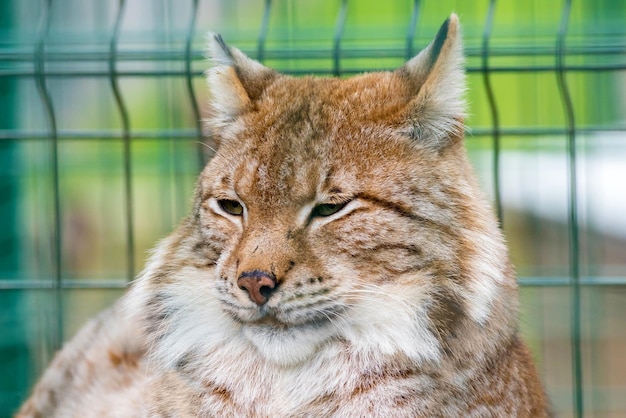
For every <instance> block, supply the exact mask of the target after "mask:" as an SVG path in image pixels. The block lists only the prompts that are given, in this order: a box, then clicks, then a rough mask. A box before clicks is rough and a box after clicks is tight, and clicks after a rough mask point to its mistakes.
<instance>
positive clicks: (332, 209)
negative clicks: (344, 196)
mask: <svg viewBox="0 0 626 418" xmlns="http://www.w3.org/2000/svg"><path fill="white" fill-rule="evenodd" d="M347 204H348V202H346V203H324V204H321V205H317V206H316V207H315V209H313V216H322V217H324V216H330V215H334V214H335V213H337V212H339V211H340V210H341V209H343V208H344V207H345V206H346V205H347Z"/></svg>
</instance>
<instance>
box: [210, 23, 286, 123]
mask: <svg viewBox="0 0 626 418" xmlns="http://www.w3.org/2000/svg"><path fill="white" fill-rule="evenodd" d="M209 57H210V59H211V61H212V63H213V66H212V67H211V68H210V69H209V70H208V71H207V73H206V76H207V82H208V84H209V91H210V93H211V101H210V106H211V115H210V117H209V119H208V121H207V122H208V123H209V125H210V126H211V127H213V128H219V127H223V126H226V125H228V124H229V123H231V122H232V121H233V120H235V119H236V118H237V116H239V115H241V114H242V113H244V112H245V111H246V109H248V108H249V107H250V105H251V104H252V103H253V102H254V101H255V100H257V99H258V98H259V97H261V95H262V94H263V91H264V90H265V88H266V87H267V85H268V84H269V83H270V82H271V81H272V80H273V79H274V78H275V77H276V76H277V73H276V72H274V71H273V70H271V69H269V68H267V67H265V66H263V65H262V64H260V63H259V62H257V61H254V60H252V59H250V58H248V57H247V56H246V55H245V54H243V53H242V52H241V51H240V50H238V49H237V48H232V47H228V46H227V45H226V44H225V43H224V40H223V39H222V37H221V36H220V35H219V34H211V35H210V36H209Z"/></svg>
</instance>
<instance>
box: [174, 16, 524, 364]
mask: <svg viewBox="0 0 626 418" xmlns="http://www.w3.org/2000/svg"><path fill="white" fill-rule="evenodd" d="M459 32H460V28H459V23H458V19H457V17H456V15H452V16H451V17H450V18H449V19H448V20H447V21H446V22H445V23H444V24H443V26H442V27H441V29H440V30H439V32H438V33H437V35H436V37H435V39H434V40H433V42H432V43H431V44H430V45H428V46H427V47H426V48H425V49H423V50H422V51H421V52H420V53H419V54H418V55H417V56H416V57H414V58H413V59H411V60H410V61H409V62H407V63H406V64H405V65H404V66H402V67H401V68H399V69H397V70H396V71H393V72H380V73H370V74H363V75H359V76H355V77H352V78H347V79H337V78H315V77H304V78H295V77H290V76H286V75H282V74H280V73H278V72H275V71H273V70H271V69H269V68H266V67H265V66H263V65H261V64H260V63H258V62H256V61H253V60H251V59H250V58H248V57H246V56H245V55H244V54H243V53H241V52H240V51H239V50H237V49H235V48H232V47H228V46H226V45H225V44H224V42H223V41H222V39H221V37H219V36H213V37H212V38H211V41H210V51H211V55H212V58H213V61H214V66H213V67H212V68H211V69H210V70H209V71H208V83H209V88H210V91H211V95H212V100H211V116H210V117H209V119H208V120H207V124H208V126H209V128H210V130H211V133H212V135H213V137H214V138H215V140H216V141H217V143H218V146H219V148H218V150H217V153H216V155H215V156H214V157H213V159H212V160H211V161H210V162H209V164H208V165H207V167H206V168H205V170H204V171H203V173H202V175H201V177H200V180H199V183H198V190H197V198H196V205H195V212H194V214H193V216H192V217H190V219H191V221H190V222H191V224H192V225H193V228H194V230H195V231H196V233H198V234H200V236H201V241H202V242H203V243H204V245H206V246H209V247H211V249H212V250H211V254H213V256H212V257H213V259H211V260H209V261H210V262H211V263H212V265H213V269H212V270H210V271H211V273H210V275H209V274H204V275H199V276H198V279H197V280H198V283H200V281H201V283H202V286H196V285H193V284H189V283H188V282H186V284H184V285H180V286H181V287H180V288H183V287H184V288H186V289H187V290H188V298H189V300H191V299H193V301H194V303H197V304H198V306H207V305H209V304H210V302H209V301H210V300H214V305H215V306H218V307H219V313H215V312H217V311H212V312H214V313H215V314H209V313H207V314H206V315H204V318H205V319H206V320H207V323H206V324H203V325H202V327H205V328H206V327H209V325H208V324H209V323H212V325H210V326H212V327H222V328H220V329H226V328H228V327H231V328H232V329H236V330H237V331H236V332H237V333H239V335H243V336H245V338H246V340H247V341H248V342H249V343H250V344H252V345H253V346H255V347H256V349H258V351H259V352H260V353H261V355H262V356H264V357H265V358H266V359H268V360H269V361H273V362H276V363H279V364H282V365H294V364H297V363H299V362H302V361H305V360H306V359H308V358H310V357H311V356H313V355H314V354H315V353H316V352H317V351H318V350H319V349H320V348H321V347H322V346H324V345H325V344H327V343H328V342H329V341H340V342H341V343H343V344H347V345H349V346H350V347H351V348H352V349H353V350H356V351H360V352H362V353H370V354H371V353H378V355H396V354H401V355H406V356H408V357H410V358H412V359H415V360H416V361H419V362H434V363H436V362H438V361H440V359H441V358H442V356H444V355H447V354H446V353H450V352H452V351H454V345H455V344H456V343H455V341H456V340H458V339H460V338H464V336H465V337H466V338H468V339H472V338H475V336H474V334H475V332H474V331H475V330H476V329H481V330H482V331H481V332H483V333H484V332H486V331H485V330H491V331H490V332H492V334H494V335H496V334H498V333H500V332H509V330H508V327H510V326H511V325H510V324H511V323H512V319H513V318H514V317H515V312H516V306H515V298H511V296H512V295H514V292H515V285H514V280H512V278H511V277H510V274H511V273H510V271H509V267H508V261H507V255H506V249H505V247H504V244H503V241H502V238H501V236H500V233H499V230H498V228H497V224H496V221H495V220H494V218H493V215H492V213H491V210H490V209H489V207H488V205H487V204H486V203H485V202H484V200H483V198H482V197H481V194H480V192H479V191H478V189H477V187H476V185H475V181H474V178H473V174H472V170H471V169H470V167H469V164H468V162H467V159H466V156H465V151H464V144H463V118H464V100H463V93H464V89H465V81H464V78H465V76H464V72H463V69H462V62H463V55H462V46H461V39H460V33H459ZM180 280H181V281H182V280H183V279H180ZM185 280H187V279H185ZM202 289H205V290H202ZM176 291H179V290H176ZM203 292H206V293H205V294H203ZM189 309H190V308H189V307H186V308H183V309H181V310H182V311H185V310H187V311H188V310H189ZM197 309H207V312H208V309H210V308H209V307H201V308H197ZM181 315H182V314H181ZM216 318H217V319H216ZM196 321H197V319H196ZM220 321H221V322H220ZM181 322H182V321H181ZM217 322H219V323H220V324H221V325H219V326H218V325H216V323H217ZM226 322H228V324H230V325H228V326H227V325H224V324H226ZM200 327H201V326H200V325H198V326H197V327H195V328H194V329H195V332H200V331H199V328H200ZM503 330H504V331H503ZM472 341H474V340H472ZM471 344H473V343H471V342H470V343H468V344H466V345H468V346H471ZM475 344H480V342H475Z"/></svg>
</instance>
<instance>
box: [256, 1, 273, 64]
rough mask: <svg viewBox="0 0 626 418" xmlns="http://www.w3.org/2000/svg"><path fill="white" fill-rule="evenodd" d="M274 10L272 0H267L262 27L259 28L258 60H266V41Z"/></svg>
mask: <svg viewBox="0 0 626 418" xmlns="http://www.w3.org/2000/svg"><path fill="white" fill-rule="evenodd" d="M271 11H272V0H265V7H264V8H263V20H261V29H260V30H259V39H258V40H257V49H256V57H257V61H259V62H261V63H262V62H263V61H264V60H265V43H266V41H267V31H268V29H269V23H270V12H271Z"/></svg>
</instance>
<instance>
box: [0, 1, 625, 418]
mask: <svg viewBox="0 0 626 418" xmlns="http://www.w3.org/2000/svg"><path fill="white" fill-rule="evenodd" d="M516 3H517V4H511V2H498V1H496V0H490V1H489V0H483V1H476V2H462V1H448V0H445V1H437V2H434V1H429V0H424V1H420V0H412V1H411V0H393V1H389V2H375V1H356V0H320V1H316V2H298V1H295V0H264V1H261V0H188V1H174V0H158V1H148V0H128V1H125V0H119V1H96V0H93V1H79V0H25V1H20V2H4V3H3V4H2V5H0V12H1V13H0V34H1V36H0V87H1V89H0V91H1V92H2V95H1V98H0V100H1V102H0V103H1V108H2V114H1V115H0V190H2V194H1V195H0V225H2V229H1V230H0V239H1V240H0V250H1V254H0V333H1V335H3V337H2V339H1V340H0V415H10V414H11V412H12V411H13V410H14V409H15V408H16V406H17V405H18V404H19V403H20V402H21V401H22V400H23V399H24V397H25V396H26V394H27V391H28V389H29V387H30V386H31V385H32V383H33V382H34V381H35V380H36V378H37V376H38V375H39V374H40V373H41V371H42V370H43V368H45V366H46V364H47V363H48V361H49V360H50V358H51V356H52V355H53V353H54V350H55V349H57V348H58V347H60V345H61V343H62V341H63V340H65V339H67V338H69V337H70V336H71V335H72V334H73V333H74V332H75V331H76V329H77V328H78V327H79V326H80V325H81V324H82V323H83V322H84V321H85V320H86V319H87V318H88V317H90V316H91V315H93V314H94V313H96V312H97V311H98V310H100V309H101V308H103V307H105V306H107V305H108V304H109V303H110V302H111V301H112V300H113V299H114V298H116V297H117V296H119V295H120V294H121V292H122V291H123V289H124V288H125V287H126V286H127V283H128V282H129V281H130V280H132V278H133V277H134V276H135V274H136V273H137V271H138V270H139V269H140V268H141V265H142V263H143V260H144V258H145V252H146V250H147V249H149V248H151V247H152V246H153V244H154V242H155V241H156V240H157V239H158V238H159V237H161V236H163V235H165V234H166V233H167V232H168V231H169V230H171V229H172V227H173V226H174V225H175V223H176V222H177V220H179V219H180V218H181V217H182V216H183V215H184V213H185V212H186V210H187V208H188V206H189V205H188V203H189V199H190V195H191V190H192V188H193V181H194V178H195V176H196V175H197V173H198V172H199V170H200V168H201V167H202V166H203V164H204V163H205V162H206V159H207V158H208V157H207V156H208V155H209V154H210V153H209V152H207V149H206V146H205V144H204V142H203V132H202V125H201V118H202V107H203V106H202V103H204V102H205V100H206V92H205V86H204V82H203V71H204V70H205V69H206V66H207V64H206V62H205V59H204V43H205V34H206V33H207V32H208V31H209V30H212V31H217V32H221V33H222V34H223V36H224V38H225V39H226V40H227V42H229V43H231V44H233V45H236V46H238V47H239V48H240V49H242V50H243V51H244V52H246V53H247V54H248V55H250V56H252V57H255V58H257V59H258V60H260V61H262V62H264V63H266V64H267V65H269V66H272V67H274V68H277V69H279V70H281V71H283V72H286V73H290V74H294V75H302V74H311V73H314V74H318V75H328V76H330V75H333V76H347V75H350V74H355V73H360V72H364V71H375V70H382V69H391V68H395V67H397V66H399V65H401V64H402V62H403V61H404V60H407V59H408V58H410V57H412V56H413V55H414V54H415V53H417V52H418V51H419V49H420V48H421V47H423V46H425V45H426V43H427V42H428V41H429V40H430V38H431V37H432V35H433V34H434V33H435V32H436V30H437V28H438V26H439V24H440V23H441V22H442V21H443V20H444V19H445V17H447V15H449V13H450V12H451V11H453V10H455V11H456V12H457V13H458V14H459V15H460V17H461V21H462V23H463V25H464V34H465V39H466V54H467V71H468V81H469V85H470V89H469V92H468V98H469V101H470V103H471V108H472V109H471V110H472V112H473V113H472V115H471V116H470V117H469V118H468V120H467V123H468V126H469V127H470V129H469V130H468V139H467V147H468V150H469V152H470V156H471V158H472V160H473V161H474V162H475V165H476V167H477V170H478V173H479V175H480V178H481V180H482V182H483V183H484V185H485V188H487V190H488V191H489V193H490V196H491V197H492V199H493V201H494V205H495V207H496V210H497V214H498V216H499V218H500V220H501V223H502V226H503V228H504V230H505V234H506V235H507V237H508V240H509V242H510V247H511V254H512V258H513V262H514V264H515V265H516V266H517V269H518V272H519V282H520V285H521V286H522V303H523V306H524V309H523V315H522V328H523V331H524V334H525V335H526V336H527V339H528V340H529V341H530V342H531V345H532V348H533V351H534V353H535V355H536V357H537V358H538V360H539V362H540V364H541V365H542V371H543V374H544V380H545V381H546V384H547V386H548V390H549V393H550V396H551V399H552V401H553V403H554V408H555V411H556V412H557V413H558V415H559V416H576V417H581V416H598V417H609V416H615V417H618V416H624V415H626V397H625V396H624V394H626V373H624V371H625V370H626V361H624V359H623V355H622V354H621V353H623V352H624V350H626V330H624V328H623V325H622V319H623V318H624V314H626V303H625V302H626V286H625V285H626V217H624V209H625V208H626V191H625V190H626V189H625V188H624V186H623V184H622V183H623V179H624V178H626V163H625V161H626V117H625V116H624V115H626V112H625V110H626V25H624V22H625V21H626V4H625V3H624V2H623V0H601V1H591V0H586V1H574V0H564V1H560V2H545V1H538V0H534V1H529V2H516Z"/></svg>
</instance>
